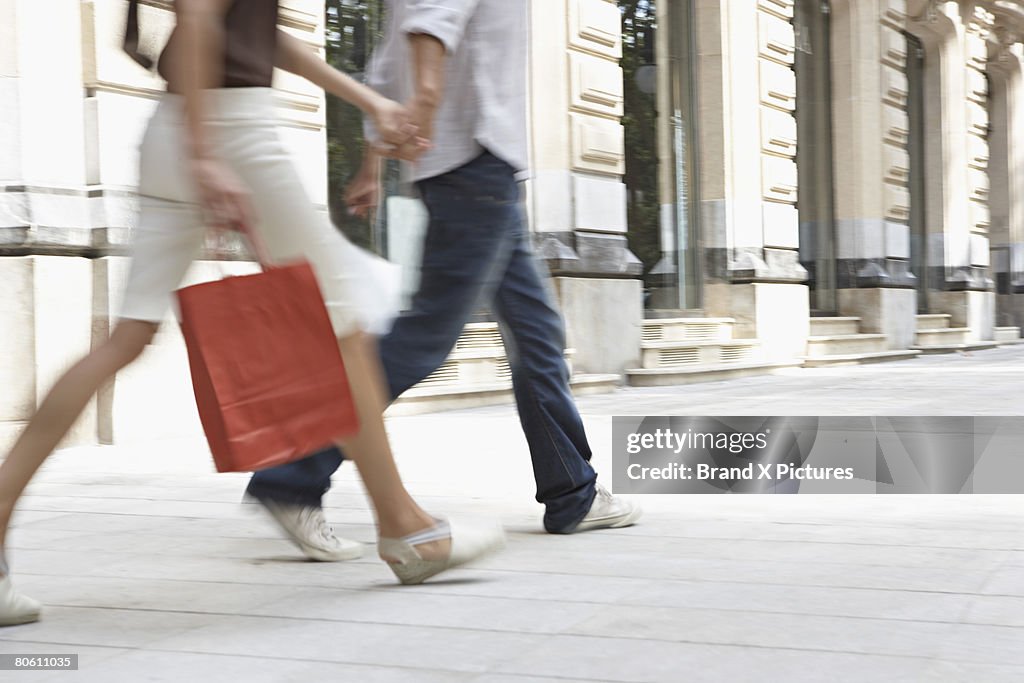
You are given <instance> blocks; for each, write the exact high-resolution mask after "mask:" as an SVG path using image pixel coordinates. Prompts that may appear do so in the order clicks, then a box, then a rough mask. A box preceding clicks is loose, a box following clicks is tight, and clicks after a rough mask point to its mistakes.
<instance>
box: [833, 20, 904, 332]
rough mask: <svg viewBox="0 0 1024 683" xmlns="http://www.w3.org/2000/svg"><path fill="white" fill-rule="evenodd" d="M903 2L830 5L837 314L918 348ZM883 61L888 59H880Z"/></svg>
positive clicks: (862, 326) (863, 327)
mask: <svg viewBox="0 0 1024 683" xmlns="http://www.w3.org/2000/svg"><path fill="white" fill-rule="evenodd" d="M905 12H906V2H905V1H904V0H838V1H835V2H833V3H832V29H833V41H832V59H833V61H832V63H833V110H834V122H835V127H834V144H835V149H836V150H837V154H836V157H835V202H836V204H835V206H836V243H837V270H838V273H837V275H838V278H837V286H838V289H839V292H838V294H839V297H838V298H839V313H840V314H841V315H850V316H857V317H859V318H860V319H861V331H862V332H869V333H876V334H879V333H880V334H885V335H886V337H887V339H888V347H889V348H890V349H906V348H908V347H910V346H911V345H913V344H914V334H915V330H916V318H915V315H916V313H917V292H916V289H915V288H916V286H917V278H916V277H915V274H913V273H911V271H910V229H909V226H908V219H909V217H910V195H909V192H908V188H907V184H908V179H909V173H910V159H909V155H908V153H907V140H908V137H907V136H908V128H909V126H908V119H907V77H906V75H905V69H906V59H907V41H906V39H905V38H904V37H903V34H902V33H901V30H902V28H903V25H904V21H905V19H906V14H905ZM879 62H881V63H879Z"/></svg>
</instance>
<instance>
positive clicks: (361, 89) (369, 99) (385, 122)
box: [275, 29, 423, 153]
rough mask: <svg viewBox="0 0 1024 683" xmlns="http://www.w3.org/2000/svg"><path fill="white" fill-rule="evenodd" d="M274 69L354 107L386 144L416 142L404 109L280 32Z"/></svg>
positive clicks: (414, 146)
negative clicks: (276, 68)
mask: <svg viewBox="0 0 1024 683" xmlns="http://www.w3.org/2000/svg"><path fill="white" fill-rule="evenodd" d="M275 65H276V66H278V67H279V68H281V69H284V70H285V71H288V72H290V73H293V74H296V75H297V76H302V77H303V78H305V79H306V80H308V81H310V82H311V83H313V84H314V85H317V86H319V87H321V88H323V89H324V90H325V91H326V92H329V93H330V94H332V95H334V96H336V97H339V98H341V99H343V100H345V101H346V102H349V103H351V104H353V105H355V106H356V107H357V108H359V109H360V110H361V111H362V112H363V113H364V114H366V115H367V116H368V117H370V118H371V119H372V120H373V123H374V125H375V126H376V128H377V131H378V133H379V134H380V137H381V140H382V141H383V142H385V143H387V144H390V145H396V146H398V145H402V144H403V143H406V142H409V141H410V140H414V139H415V138H414V136H415V135H416V133H417V129H416V127H415V126H413V125H411V124H410V123H409V113H408V112H407V111H406V109H405V107H403V106H401V105H400V104H398V103H396V102H393V101H391V100H389V99H388V98H386V97H384V96H383V95H381V94H380V93H378V92H376V91H375V90H373V89H372V88H369V87H367V86H365V85H363V84H362V83H359V82H357V81H356V80H354V79H353V78H351V77H350V76H348V75H347V74H344V73H342V72H340V71H338V70H337V69H335V68H334V67H332V66H331V65H330V64H328V63H327V62H325V61H324V60H322V59H320V56H319V55H318V54H317V53H316V52H315V51H314V50H313V49H312V48H311V47H310V46H308V45H306V44H305V43H303V42H302V41H301V40H299V39H298V38H296V37H294V36H292V35H290V34H288V33H286V32H285V31H282V30H280V29H278V31H277V58H276V59H275ZM422 146H423V145H419V144H414V145H412V146H410V149H411V151H414V152H416V153H418V151H420V148H421V147H422Z"/></svg>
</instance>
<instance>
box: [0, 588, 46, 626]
mask: <svg viewBox="0 0 1024 683" xmlns="http://www.w3.org/2000/svg"><path fill="white" fill-rule="evenodd" d="M42 609H43V606H42V605H41V604H39V603H38V602H37V601H35V600H33V599H32V598H30V597H27V596H25V595H22V594H21V593H17V592H15V590H14V586H13V585H12V584H11V577H10V576H5V577H4V578H3V579H0V626H16V625H17V624H28V623H30V622H33V621H39V613H40V612H41V611H42Z"/></svg>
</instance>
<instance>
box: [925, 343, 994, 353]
mask: <svg viewBox="0 0 1024 683" xmlns="http://www.w3.org/2000/svg"><path fill="white" fill-rule="evenodd" d="M997 346H999V343H998V342H994V341H980V342H964V343H962V344H942V345H933V346H912V347H910V348H912V349H916V350H917V351H920V352H921V353H926V354H929V355H932V354H939V353H957V352H961V353H967V352H969V351H984V350H986V349H994V348H996V347H997Z"/></svg>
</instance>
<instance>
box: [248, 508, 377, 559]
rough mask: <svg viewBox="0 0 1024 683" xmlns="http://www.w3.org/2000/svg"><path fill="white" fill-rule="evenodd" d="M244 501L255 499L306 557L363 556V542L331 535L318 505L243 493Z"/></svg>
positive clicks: (339, 557)
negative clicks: (262, 497) (298, 503)
mask: <svg viewBox="0 0 1024 683" xmlns="http://www.w3.org/2000/svg"><path fill="white" fill-rule="evenodd" d="M245 502H246V503H258V504H259V505H260V506H262V507H263V509H264V510H266V511H267V512H268V513H269V514H270V516H271V517H272V518H273V519H274V521H275V522H277V525H278V526H279V527H281V530H282V531H284V533H285V535H286V536H288V539H289V540H290V541H291V542H292V543H294V544H295V545H297V546H298V547H299V550H301V551H302V552H303V554H305V555H306V557H308V558H310V559H312V560H317V561H319V562H341V561H342V560H355V559H357V558H360V557H362V556H363V544H362V543H360V542H358V541H352V540H349V539H347V538H340V537H338V536H335V535H334V530H333V529H331V527H330V525H328V524H327V519H326V518H325V517H324V511H323V510H322V509H320V508H319V507H312V506H305V505H289V504H287V503H279V502H277V501H273V500H270V499H266V500H263V499H260V498H256V497H255V496H251V495H249V494H246V495H245Z"/></svg>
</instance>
